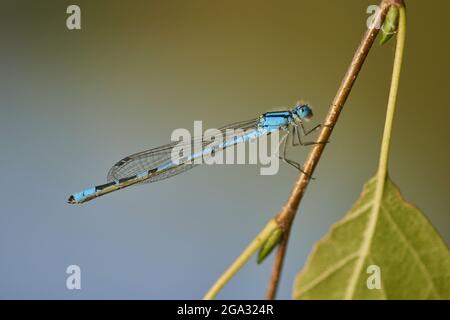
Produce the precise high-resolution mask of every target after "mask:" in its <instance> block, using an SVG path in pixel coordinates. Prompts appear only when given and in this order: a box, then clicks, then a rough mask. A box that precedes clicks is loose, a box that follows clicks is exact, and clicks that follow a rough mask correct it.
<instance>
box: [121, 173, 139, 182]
mask: <svg viewBox="0 0 450 320" xmlns="http://www.w3.org/2000/svg"><path fill="white" fill-rule="evenodd" d="M135 178H136V176H135V175H134V176H131V177H126V178H122V179H119V183H124V182H127V181H129V180H132V179H135Z"/></svg>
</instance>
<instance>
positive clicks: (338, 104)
mask: <svg viewBox="0 0 450 320" xmlns="http://www.w3.org/2000/svg"><path fill="white" fill-rule="evenodd" d="M391 5H396V6H401V5H403V1H401V0H382V1H381V3H380V6H379V8H380V10H379V11H378V13H377V16H376V17H375V23H374V24H373V26H374V27H373V28H370V29H368V30H367V31H366V33H365V34H364V37H363V39H362V41H361V43H360V45H359V47H358V48H357V49H356V52H355V55H354V56H353V59H352V62H351V64H350V66H349V68H348V70H347V73H346V74H345V76H344V79H343V80H342V82H341V86H340V87H339V89H338V91H337V93H336V96H335V98H334V100H333V102H332V104H331V106H330V109H329V111H328V115H327V117H326V119H325V121H324V124H325V125H324V126H323V127H322V130H321V132H320V134H319V138H318V141H328V140H329V138H330V135H331V132H332V131H333V127H334V125H335V124H336V121H337V120H338V117H339V114H340V113H341V111H342V108H343V107H344V104H345V102H346V100H347V97H348V96H349V94H350V91H351V89H352V87H353V84H354V83H355V81H356V78H357V77H358V74H359V72H360V70H361V68H362V65H363V64H364V61H365V59H366V57H367V55H368V53H369V51H370V48H371V47H372V44H373V42H374V41H375V38H376V36H377V34H378V32H379V29H378V28H376V26H381V25H382V24H383V22H384V19H385V17H386V14H387V12H388V10H389V7H390V6H391ZM324 149H325V144H316V145H315V146H314V148H313V149H312V150H311V152H310V153H309V155H308V158H307V160H306V162H305V165H304V167H303V171H304V172H305V173H306V174H303V173H301V174H300V176H299V178H298V180H297V182H296V183H295V185H294V188H293V190H292V192H291V195H290V196H289V198H288V200H287V202H286V204H285V205H284V207H283V209H282V211H281V212H280V213H279V214H278V217H277V221H278V223H279V226H280V227H281V228H282V229H283V230H284V232H285V236H284V237H283V239H282V241H281V242H280V244H279V246H278V250H277V253H276V257H275V262H274V265H273V268H272V275H271V278H270V281H269V286H268V289H267V293H266V298H267V299H274V298H275V295H276V291H277V287H278V283H279V281H280V276H281V268H282V266H283V261H284V257H285V255H286V249H287V245H288V241H289V233H290V229H291V226H292V222H293V220H294V218H295V214H296V212H297V209H298V206H299V203H300V201H301V199H302V197H303V194H304V192H305V190H306V187H307V186H308V183H309V180H310V178H309V177H311V176H312V174H313V173H314V169H315V167H316V166H317V163H318V161H319V159H320V157H321V155H322V153H323V150H324Z"/></svg>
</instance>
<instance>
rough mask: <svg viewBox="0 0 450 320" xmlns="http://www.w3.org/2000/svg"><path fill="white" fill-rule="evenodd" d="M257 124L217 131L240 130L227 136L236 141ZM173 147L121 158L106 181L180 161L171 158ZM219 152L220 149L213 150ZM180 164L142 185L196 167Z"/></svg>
mask: <svg viewBox="0 0 450 320" xmlns="http://www.w3.org/2000/svg"><path fill="white" fill-rule="evenodd" d="M257 122H258V119H252V120H247V121H241V122H236V123H233V124H230V125H228V126H224V127H222V128H220V129H219V131H220V132H221V134H222V135H223V136H225V133H226V130H229V129H234V130H237V129H241V130H239V131H237V132H236V134H234V135H232V136H229V135H228V136H227V138H228V139H229V138H231V139H236V138H238V137H239V136H242V135H245V134H246V133H248V132H249V130H250V131H251V130H252V129H253V130H256V129H257ZM211 138H212V139H214V137H213V136H209V137H208V136H207V137H203V139H204V141H203V143H202V146H203V148H204V147H205V146H207V145H208V144H210V143H211V141H210V140H211ZM201 139H202V137H195V138H193V139H192V140H191V141H190V142H187V143H186V144H191V146H192V145H193V144H194V143H195V142H198V141H201ZM175 146H180V143H179V142H177V141H176V142H172V143H169V144H166V145H163V146H160V147H157V148H153V149H150V150H146V151H142V152H138V153H135V154H132V155H130V156H128V157H125V158H123V159H122V160H120V161H119V162H117V163H116V164H115V165H114V166H113V167H112V168H111V169H110V170H109V172H108V177H107V179H108V181H114V180H119V179H123V178H128V177H131V176H133V175H135V174H138V173H141V172H145V171H148V170H151V169H155V168H158V167H160V166H163V165H167V164H169V163H172V161H173V160H178V161H180V160H181V158H178V159H173V158H172V149H173V147H175ZM215 151H216V152H217V151H220V149H217V150H215ZM180 162H181V164H179V165H177V166H174V167H173V168H170V169H168V170H166V171H164V172H162V173H160V174H155V175H154V176H153V177H151V178H149V179H147V180H145V181H143V182H142V183H149V182H155V181H159V180H163V179H167V178H169V177H172V176H174V175H177V174H180V173H182V172H185V171H187V170H189V169H192V168H193V167H195V166H197V164H193V163H186V164H183V163H182V161H180Z"/></svg>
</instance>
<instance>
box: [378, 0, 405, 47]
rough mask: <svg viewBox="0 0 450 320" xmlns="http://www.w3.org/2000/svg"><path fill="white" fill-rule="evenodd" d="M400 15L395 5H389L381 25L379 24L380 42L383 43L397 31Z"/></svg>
mask: <svg viewBox="0 0 450 320" xmlns="http://www.w3.org/2000/svg"><path fill="white" fill-rule="evenodd" d="M399 16H400V10H399V9H398V8H397V7H396V6H391V7H390V8H389V11H388V13H387V15H386V19H385V20H384V23H383V25H382V26H381V38H380V44H381V45H383V44H385V43H386V42H388V41H389V39H391V38H392V36H393V35H394V34H395V33H396V32H397V28H398V18H399Z"/></svg>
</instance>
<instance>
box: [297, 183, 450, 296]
mask: <svg viewBox="0 0 450 320" xmlns="http://www.w3.org/2000/svg"><path fill="white" fill-rule="evenodd" d="M375 187H376V180H375V178H373V179H371V180H370V181H369V182H368V183H367V184H366V185H365V187H364V190H363V192H362V194H361V196H360V199H359V200H358V201H357V202H356V204H355V205H354V206H353V208H352V209H351V210H350V211H349V212H348V213H347V214H346V215H345V217H344V218H343V219H342V220H340V221H339V222H337V223H336V224H335V225H334V226H332V227H331V230H330V231H329V232H328V233H327V234H326V235H325V237H324V238H323V239H321V240H320V241H319V242H318V243H317V244H316V246H315V248H314V250H313V252H312V253H311V254H310V256H309V258H308V260H307V262H306V265H305V267H304V269H303V270H302V271H301V272H300V273H299V274H298V275H297V278H296V280H295V284H294V292H293V296H294V298H295V299H450V253H449V249H448V247H447V245H446V244H445V243H444V241H443V240H442V239H441V237H440V236H439V234H438V233H437V232H436V230H435V229H434V228H433V226H432V225H431V224H430V222H429V221H428V220H427V219H426V218H425V216H424V215H423V214H422V212H420V211H419V210H418V209H417V208H416V207H414V206H412V205H411V204H409V203H407V202H406V201H405V200H404V199H403V198H402V197H401V195H400V192H399V190H398V189H397V187H396V186H395V185H394V184H393V183H392V181H391V180H390V179H389V178H386V182H385V185H384V190H383V196H382V198H381V203H379V206H378V205H375V206H374V204H375V203H374V202H375V201H374V192H375ZM376 208H379V210H377V209H376ZM371 265H375V266H378V267H379V271H380V272H379V273H377V272H376V271H375V272H374V271H373V270H374V269H371V268H373V267H370V266H371ZM375 268H376V267H375ZM368 271H369V272H370V273H368ZM376 273H377V274H378V275H379V276H380V277H379V278H378V280H380V281H379V282H380V283H379V284H380V286H381V288H380V289H376V288H375V289H373V288H372V289H369V288H368V282H370V284H372V285H373V283H374V279H375V280H377V279H376V278H374V275H375V274H376ZM375 282H376V281H375Z"/></svg>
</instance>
